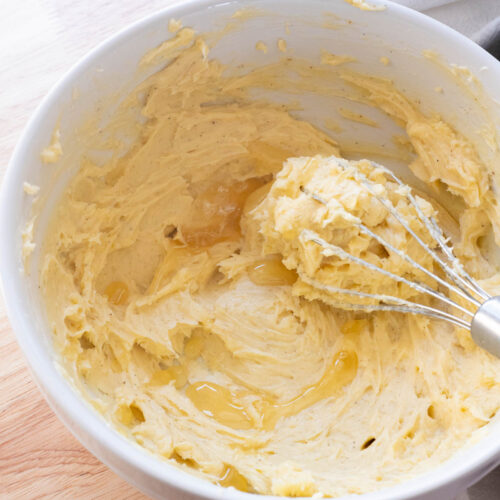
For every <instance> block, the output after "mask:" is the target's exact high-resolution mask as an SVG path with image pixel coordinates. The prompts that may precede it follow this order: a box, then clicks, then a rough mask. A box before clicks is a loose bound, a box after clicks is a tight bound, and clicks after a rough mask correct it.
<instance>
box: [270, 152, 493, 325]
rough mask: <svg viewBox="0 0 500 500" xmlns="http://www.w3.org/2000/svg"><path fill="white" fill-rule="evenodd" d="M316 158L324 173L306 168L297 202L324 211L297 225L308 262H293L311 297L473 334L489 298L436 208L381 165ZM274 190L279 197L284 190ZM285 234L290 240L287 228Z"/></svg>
mask: <svg viewBox="0 0 500 500" xmlns="http://www.w3.org/2000/svg"><path fill="white" fill-rule="evenodd" d="M310 160H314V161H316V162H320V163H319V167H318V165H316V169H315V171H314V173H312V174H308V173H307V165H305V166H304V167H305V168H306V173H305V179H306V180H305V181H304V179H302V180H301V181H300V185H298V186H295V187H296V188H298V190H299V191H300V193H299V194H298V193H295V195H294V196H296V197H295V200H299V198H300V197H306V198H307V199H308V200H310V201H311V202H313V203H315V204H319V207H321V208H322V210H320V212H321V213H318V215H315V216H312V217H311V218H310V219H309V220H308V222H307V224H310V226H309V227H307V226H306V225H305V224H304V222H303V221H302V227H301V225H300V223H299V224H298V225H299V231H300V233H299V236H298V242H297V244H296V250H297V252H298V255H299V256H300V255H302V256H303V258H300V257H299V258H298V259H297V258H296V257H295V259H294V258H292V257H289V262H292V261H295V264H293V263H292V266H293V267H296V270H297V272H298V274H299V277H300V279H301V282H302V283H304V284H305V286H309V287H311V289H310V291H309V297H311V298H313V297H314V291H313V290H316V291H320V292H321V294H322V298H324V297H325V296H327V297H328V303H329V304H330V305H332V306H334V307H337V308H342V309H349V310H363V311H395V312H402V313H413V314H421V315H425V316H429V317H432V318H436V319H442V320H445V321H448V322H450V323H453V324H455V325H457V326H460V327H463V328H466V329H470V325H471V320H472V318H473V317H474V314H475V312H476V311H477V309H478V308H479V307H480V306H481V304H482V303H483V302H485V301H486V300H488V299H489V298H490V295H489V294H488V293H487V292H486V291H484V290H483V289H482V288H481V287H480V286H479V284H478V283H477V282H476V281H475V280H474V279H473V278H472V277H471V276H470V275H469V274H468V273H467V271H466V270H465V269H464V267H463V265H462V264H461V262H460V261H459V260H458V258H457V257H456V256H455V254H454V251H453V248H452V246H451V244H450V242H449V240H448V238H446V237H445V235H444V233H443V230H442V229H441V227H440V226H439V224H438V223H437V221H436V211H435V209H434V208H433V206H432V205H431V204H430V203H429V202H427V201H426V200H424V199H423V198H422V197H420V196H418V195H417V194H415V193H414V192H413V191H412V189H411V188H410V187H409V186H408V185H406V184H404V183H403V181H401V180H400V179H399V178H398V177H397V176H396V175H395V174H394V173H393V172H391V171H390V170H389V169H387V168H386V167H384V166H382V165H379V164H377V163H375V162H372V161H369V160H361V161H358V162H353V161H348V160H344V159H341V158H319V157H316V158H313V159H310ZM321 162H324V164H321ZM323 167H324V168H323ZM322 169H323V173H322ZM290 171H291V170H290ZM290 171H288V174H290ZM286 174H287V172H285V175H286ZM308 175H309V177H308ZM321 175H325V176H326V177H325V178H324V179H322V181H323V182H321V179H320V178H319V177H321ZM332 175H333V176H334V178H332ZM297 180H298V178H297ZM278 181H279V179H278ZM275 185H276V189H277V192H276V193H275V195H276V196H277V197H278V198H279V195H280V193H279V189H280V184H279V182H277V183H275ZM328 185H329V186H330V188H328V187H325V186H328ZM287 187H290V185H288V186H287ZM359 198H362V203H358V202H359ZM302 202H303V203H306V202H304V200H302ZM278 205H279V204H278ZM278 205H275V207H274V209H275V210H279V206H278ZM304 206H305V205H304ZM278 229H279V230H280V231H282V236H283V235H285V239H286V228H281V229H280V228H278ZM289 239H290V238H289ZM310 245H316V246H317V250H318V251H317V252H316V254H317V255H316V257H317V258H314V257H313V258H312V259H311V258H310V255H309V256H308V257H307V258H306V257H304V256H305V253H304V249H305V248H309V251H310ZM310 253H311V252H310ZM311 254H312V255H314V254H315V252H312V253H311ZM285 263H286V252H285Z"/></svg>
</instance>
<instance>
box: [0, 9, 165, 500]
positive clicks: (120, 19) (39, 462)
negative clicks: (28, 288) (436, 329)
mask: <svg viewBox="0 0 500 500" xmlns="http://www.w3.org/2000/svg"><path fill="white" fill-rule="evenodd" d="M169 3H170V2H169V1H165V0H164V1H159V0H148V1H147V2H144V1H141V0H120V1H117V0H115V1H109V0H108V1H106V0H92V1H79V2H75V1H72V0H15V1H10V0H9V1H3V2H1V15H0V63H1V71H0V88H1V89H2V92H0V177H2V178H3V174H4V172H5V168H6V166H7V163H8V160H9V156H10V155H11V153H12V150H13V148H14V145H15V142H16V140H17V139H18V137H19V135H20V133H21V131H22V129H23V127H24V126H25V124H26V122H27V120H28V118H29V117H30V115H31V114H32V113H33V111H34V110H35V108H36V106H37V104H38V103H39V102H40V100H41V98H42V97H43V96H44V95H45V94H46V93H47V92H48V90H49V89H50V87H51V86H52V85H53V84H54V83H55V82H56V81H57V80H58V79H59V78H60V77H61V76H62V75H63V74H64V73H65V72H66V71H67V70H68V69H69V68H70V67H71V66H72V65H73V64H74V63H75V62H76V61H77V60H78V59H80V57H82V56H83V55H84V54H85V53H86V52H87V51H88V50H90V49H91V48H92V47H94V46H95V45H97V44H98V43H100V42H101V41H103V40H104V39H106V38H107V37H108V36H110V35H112V34H113V33H114V32H116V31H118V30H119V29H121V28H123V27H124V26H126V25H127V24H129V23H131V22H134V21H136V20H137V19H140V18H141V17H144V16H145V15H148V14H150V13H153V12H155V11H156V10H158V9H160V8H162V7H165V6H167V5H168V4H169ZM0 498H2V499H9V500H10V499H23V500H24V499H44V498H46V499H49V498H50V499H88V498H92V499H94V498H95V499H99V498H102V499H104V498H105V499H115V498H116V499H134V500H137V499H144V498H146V497H145V496H144V495H142V494H141V493H139V492H138V491H137V490H136V489H135V488H133V487H132V486H130V485H128V484H127V483H126V482H125V481H124V480H123V479H121V478H119V477H118V476H117V475H116V474H114V473H113V472H112V471H110V470H109V469H108V468H107V467H106V466H105V465H103V464H102V463H101V462H99V460H97V459H96V458H95V457H94V456H93V455H92V454H90V453H89V452H88V451H87V450H86V449H85V448H83V446H82V445H81V444H80V443H79V442H78V441H77V440H76V439H75V438H74V437H73V436H72V435H71V434H70V433H69V431H68V430H66V428H65V427H64V426H63V424H62V423H61V422H59V420H58V419H57V417H56V416H55V415H54V413H52V410H51V409H50V408H49V406H48V405H47V403H46V402H45V400H44V399H43V397H42V395H41V394H40V392H39V391H38V388H37V387H36V385H35V383H34V382H33V380H32V377H31V374H30V372H29V371H28V368H27V365H26V361H25V359H24V357H23V355H22V353H21V351H20V349H19V347H18V346H17V344H16V342H15V338H14V334H13V332H12V330H11V328H10V325H9V322H8V320H7V317H6V314H5V308H4V306H3V303H2V302H1V299H0Z"/></svg>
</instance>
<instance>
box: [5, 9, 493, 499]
mask: <svg viewBox="0 0 500 500" xmlns="http://www.w3.org/2000/svg"><path fill="white" fill-rule="evenodd" d="M281 1H283V2H284V0H281ZM295 1H297V0H295ZM310 1H311V2H315V3H318V4H321V3H323V4H324V3H325V2H324V1H323V0H310ZM346 1H347V0H346ZM369 3H371V4H374V5H377V6H386V7H387V11H389V12H393V13H395V14H396V16H398V15H399V16H404V17H406V18H411V19H412V22H414V23H415V24H417V25H419V28H421V29H422V30H425V29H429V30H434V31H440V32H441V35H442V36H443V37H450V38H452V39H454V40H455V41H456V43H457V45H458V46H461V47H463V48H464V49H467V50H469V51H473V52H474V51H475V52H476V53H477V56H478V57H479V58H481V59H482V60H484V62H485V64H489V65H490V67H493V68H497V69H496V70H495V71H496V72H497V73H498V77H499V80H500V63H499V62H498V61H497V60H496V59H495V58H494V57H493V56H491V55H490V54H488V53H487V52H486V51H484V49H482V48H481V47H479V46H478V45H476V44H475V43H474V42H473V41H472V40H470V39H469V38H467V37H465V36H464V35H462V34H460V33H458V32H457V31H455V30H454V29H452V28H450V27H449V26H447V25H444V24H442V23H440V22H439V21H436V20H434V19H432V18H430V17H428V16H426V15H424V14H421V13H419V12H416V11H414V10H412V9H409V8H407V7H405V6H403V5H399V4H395V3H393V2H392V1H389V0H369ZM222 4H234V6H235V7H237V8H238V9H241V8H245V7H251V6H252V1H251V0H243V1H238V0H230V1H229V2H228V1H224V0H184V1H183V0H178V1H176V2H175V3H172V4H170V5H168V6H167V7H165V8H163V9H161V10H158V11H155V12H153V13H151V14H149V15H148V16H145V17H144V18H142V19H140V20H138V21H136V22H134V23H132V24H130V25H128V26H126V27H124V28H123V29H121V30H120V31H118V32H117V33H115V34H113V35H111V36H110V37H108V38H107V39H105V40H104V41H103V42H101V43H100V44H98V45H97V46H96V47H95V48H93V49H92V50H91V51H89V52H88V53H87V54H86V55H85V56H84V57H82V58H81V59H80V60H78V61H77V62H76V63H75V64H74V65H73V66H72V67H71V68H70V69H69V70H68V71H67V72H66V73H65V74H64V75H63V76H62V78H60V79H59V81H58V82H57V83H56V84H55V85H54V86H53V87H52V88H51V90H50V91H49V93H48V94H47V95H46V96H45V97H44V98H43V99H42V101H41V102H40V104H39V105H38V107H37V108H36V110H35V112H34V113H33V114H32V116H31V118H30V119H29V121H28V124H27V125H26V127H25V128H24V130H23V132H22V134H21V136H20V138H19V139H18V142H17V144H16V146H15V148H14V151H13V153H12V155H11V159H10V161H9V164H8V167H7V169H6V172H5V175H4V179H3V183H2V186H1V192H0V256H1V258H0V284H1V287H2V291H3V296H4V303H5V306H6V311H7V315H8V317H9V320H10V324H11V325H12V329H13V330H14V332H15V336H16V339H17V342H18V344H19V345H20V346H21V350H22V352H23V353H24V356H25V358H26V359H27V361H28V366H29V368H30V370H31V372H32V373H33V375H34V377H33V378H34V380H35V382H36V383H37V384H38V385H39V387H40V388H41V391H42V393H43V394H44V396H45V398H46V399H47V400H48V401H49V404H50V406H51V407H52V409H53V410H54V411H55V413H56V414H57V415H58V417H59V418H60V419H61V420H63V422H64V423H65V425H66V427H67V428H68V429H69V430H70V431H71V432H72V434H73V435H74V436H75V437H76V438H77V439H78V440H79V441H80V442H81V443H82V444H83V445H84V446H85V447H86V448H87V449H89V450H90V451H91V452H92V453H93V454H94V455H96V456H97V457H98V458H99V460H101V461H103V462H104V463H105V464H106V465H107V466H108V467H110V468H111V469H113V470H114V471H115V472H117V473H118V474H119V475H120V476H121V477H123V478H124V479H126V480H127V481H128V482H130V483H132V484H134V485H135V486H136V487H137V488H139V489H141V490H144V486H143V485H142V484H140V482H139V481H138V479H137V476H138V474H139V475H142V477H143V478H144V477H146V478H148V480H150V481H156V487H155V489H152V490H151V491H155V492H156V493H157V491H158V488H161V486H163V487H168V486H171V487H174V488H175V489H177V490H178V491H179V492H181V491H182V492H186V493H190V494H193V495H198V496H199V497H202V498H207V499H215V498H241V499H248V498H250V496H249V495H252V494H249V493H243V492H237V491H235V490H232V489H228V488H222V487H220V486H217V485H214V484H212V483H210V482H209V481H206V480H204V479H201V478H198V477H196V476H194V475H192V474H190V473H188V472H184V471H182V470H180V469H177V468H175V467H174V466H172V465H170V464H169V463H167V462H162V461H161V460H159V459H158V458H156V457H155V456H154V455H153V454H152V453H149V452H148V451H146V450H145V449H143V448H141V447H140V446H138V445H137V444H135V443H134V442H133V441H132V440H129V439H126V438H125V437H123V436H121V435H120V434H119V433H118V432H117V431H115V430H114V429H113V428H112V427H111V425H110V424H108V423H107V422H106V421H105V420H104V418H103V417H101V416H99V415H98V414H97V413H96V412H95V410H93V409H92V408H91V407H90V405H89V404H88V403H86V402H85V401H84V400H83V398H81V397H80V396H79V395H78V394H77V392H76V390H74V389H73V388H72V387H71V385H70V383H69V382H68V381H67V380H66V379H65V378H64V377H63V376H62V374H61V373H60V372H59V371H58V369H57V366H56V363H55V362H54V359H52V358H51V357H50V356H46V355H45V352H44V350H43V348H42V346H41V343H42V341H41V340H39V341H36V342H32V341H31V339H33V338H37V333H36V327H35V324H34V320H33V319H32V318H31V317H30V315H29V313H28V311H26V307H25V305H24V304H25V299H26V298H25V296H24V294H23V289H22V276H21V273H19V272H18V266H19V245H18V243H19V239H20V228H19V227H15V218H14V217H10V214H11V212H10V210H9V208H10V207H13V206H14V207H15V206H18V205H19V203H18V201H16V200H18V198H19V196H23V194H22V189H20V186H22V183H23V181H24V169H23V164H24V161H23V160H24V155H25V154H26V152H27V150H28V149H29V144H30V142H31V141H32V140H33V139H34V138H35V137H36V136H37V131H38V130H39V129H41V128H42V127H43V121H44V117H45V115H46V114H47V112H48V110H49V109H51V108H52V107H53V106H54V105H56V103H57V102H58V99H59V97H60V94H61V93H62V91H63V90H64V89H65V88H67V87H68V86H70V85H72V84H73V83H74V82H75V81H76V80H77V79H78V78H79V77H80V75H82V74H83V73H84V72H85V71H86V70H87V69H88V68H89V67H91V66H92V65H93V64H94V62H95V61H96V60H98V59H99V57H100V56H101V54H104V53H106V52H107V51H110V50H112V49H113V47H115V46H117V45H119V44H120V42H121V41H122V40H124V39H125V38H128V37H129V36H130V35H132V34H134V33H138V32H141V30H143V29H144V28H146V27H147V26H148V25H150V24H153V23H154V22H156V20H157V19H158V18H164V19H168V18H171V17H176V18H178V17H182V16H185V15H188V14H191V13H194V12H197V11H200V10H205V9H209V8H211V7H216V6H217V5H222ZM330 6H331V4H330ZM479 443H480V444H481V447H480V448H481V449H480V450H479V451H477V453H475V454H471V455H470V456H468V455H467V454H466V455H464V457H462V458H463V459H462V460H461V461H460V462H459V463H458V464H457V465H456V467H455V468H454V469H453V470H447V471H445V472H440V473H439V474H438V473H437V471H436V472H435V471H432V472H427V473H424V474H421V475H419V476H417V477H416V478H413V479H410V480H409V481H405V482H402V483H400V484H397V485H395V486H392V487H389V488H385V489H382V490H378V491H373V492H369V493H366V494H364V495H363V496H361V498H367V500H368V499H371V500H377V499H379V500H382V499H384V500H387V499H389V498H394V499H404V498H414V497H418V496H421V495H424V494H429V493H437V491H441V490H444V489H445V488H447V487H448V486H449V485H450V484H452V483H453V482H455V481H457V480H459V479H463V478H467V479H468V481H469V483H470V481H472V480H473V479H476V477H477V476H478V475H480V474H481V473H484V474H486V473H487V472H489V470H491V469H492V468H494V467H495V466H496V465H497V464H498V462H499V460H500V440H498V441H495V440H493V439H487V438H486V437H485V438H482V439H481V440H480V441H479ZM479 443H478V444H479ZM114 462H117V463H118V464H119V465H116V464H115V463H114ZM128 472H130V475H128ZM484 474H483V475H484ZM465 483H467V481H465ZM467 485H468V483H467V484H464V485H463V486H462V487H463V488H465V487H466V486H467ZM261 497H262V498H263V499H272V498H275V499H282V498H283V497H275V496H270V495H261ZM344 498H345V497H344ZM356 498H358V496H356Z"/></svg>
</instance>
